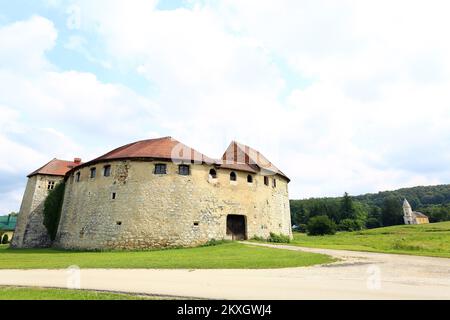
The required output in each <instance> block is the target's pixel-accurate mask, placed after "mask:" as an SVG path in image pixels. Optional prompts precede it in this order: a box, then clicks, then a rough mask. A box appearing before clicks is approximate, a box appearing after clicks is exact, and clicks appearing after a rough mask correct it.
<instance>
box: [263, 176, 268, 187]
mask: <svg viewBox="0 0 450 320" xmlns="http://www.w3.org/2000/svg"><path fill="white" fill-rule="evenodd" d="M264 184H265V185H266V186H268V185H269V177H264Z"/></svg>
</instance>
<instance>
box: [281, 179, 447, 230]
mask: <svg viewBox="0 0 450 320" xmlns="http://www.w3.org/2000/svg"><path fill="white" fill-rule="evenodd" d="M405 198H406V199H408V201H409V202H410V204H411V206H412V207H413V209H414V211H420V212H422V213H424V214H426V215H427V216H428V217H429V218H430V222H440V221H448V220H450V185H439V186H429V187H414V188H404V189H399V190H395V191H384V192H379V193H376V194H365V195H360V196H354V197H351V196H349V195H348V194H347V193H345V194H344V196H343V197H338V198H311V199H304V200H291V202H290V204H291V216H292V223H293V224H295V225H296V226H298V228H299V229H300V230H301V231H303V230H302V229H305V228H306V225H307V224H308V222H309V220H310V219H311V218H313V217H317V216H327V217H328V218H329V219H331V220H332V221H333V222H334V223H335V224H336V226H337V228H338V230H359V229H364V228H378V227H383V226H392V225H399V224H403V207H402V203H403V200H404V199H405Z"/></svg>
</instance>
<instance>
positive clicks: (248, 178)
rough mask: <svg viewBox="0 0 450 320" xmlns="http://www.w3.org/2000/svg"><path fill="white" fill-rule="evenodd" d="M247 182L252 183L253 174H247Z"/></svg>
mask: <svg viewBox="0 0 450 320" xmlns="http://www.w3.org/2000/svg"><path fill="white" fill-rule="evenodd" d="M247 182H248V183H253V176H252V175H251V174H249V175H248V176H247Z"/></svg>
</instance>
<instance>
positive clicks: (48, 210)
mask: <svg viewBox="0 0 450 320" xmlns="http://www.w3.org/2000/svg"><path fill="white" fill-rule="evenodd" d="M64 189H65V184H64V182H61V183H59V184H57V185H56V186H55V189H53V190H51V191H50V193H49V194H48V196H47V199H45V202H44V226H45V228H46V229H47V232H48V235H49V236H50V239H51V240H52V241H53V240H55V238H56V232H57V231H58V225H59V219H60V217H61V209H62V204H63V200H64Z"/></svg>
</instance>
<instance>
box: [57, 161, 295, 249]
mask: <svg viewBox="0 0 450 320" xmlns="http://www.w3.org/2000/svg"><path fill="white" fill-rule="evenodd" d="M160 163H165V164H166V166H167V173H166V174H154V168H155V164H160ZM105 165H110V166H111V175H110V176H108V177H105V176H104V175H103V168H104V166H105ZM189 166H190V174H189V175H187V176H184V175H180V174H179V173H178V164H176V163H173V162H169V161H165V162H164V161H156V160H155V161H152V160H136V159H129V160H113V161H110V162H102V163H96V164H94V165H91V166H85V167H82V168H81V169H79V170H75V171H73V172H71V173H70V175H69V176H66V179H67V182H66V189H65V196H64V205H63V209H62V214H61V220H60V224H59V229H58V233H57V237H56V240H55V243H54V246H56V247H60V248H67V249H114V248H121V249H138V248H142V249H143V248H158V247H176V246H196V245H200V244H204V243H206V242H207V241H209V240H212V239H216V240H219V239H229V238H230V237H231V236H230V235H229V234H227V216H228V215H242V216H245V222H246V223H245V225H246V226H245V228H246V237H248V238H251V237H253V236H259V237H268V236H269V234H270V232H273V233H277V234H284V235H288V236H292V234H291V219H290V208H289V197H288V180H287V179H286V178H285V177H284V176H281V175H279V174H276V175H273V176H269V177H268V178H269V184H268V185H266V184H265V183H264V176H262V175H260V174H255V173H247V172H244V171H234V172H235V173H236V174H237V181H230V173H231V172H232V170H230V169H224V168H217V167H215V166H214V165H208V164H205V163H203V164H189ZM93 167H95V168H96V172H97V174H96V176H95V178H91V177H90V172H91V171H90V170H91V168H93ZM210 169H215V170H216V172H217V178H216V179H213V178H212V177H211V176H210V174H209V173H210ZM78 172H79V173H80V181H77V178H76V177H77V173H78ZM249 174H251V175H252V177H253V182H252V183H249V182H247V176H248V175H249ZM273 179H276V185H274V183H273Z"/></svg>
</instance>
